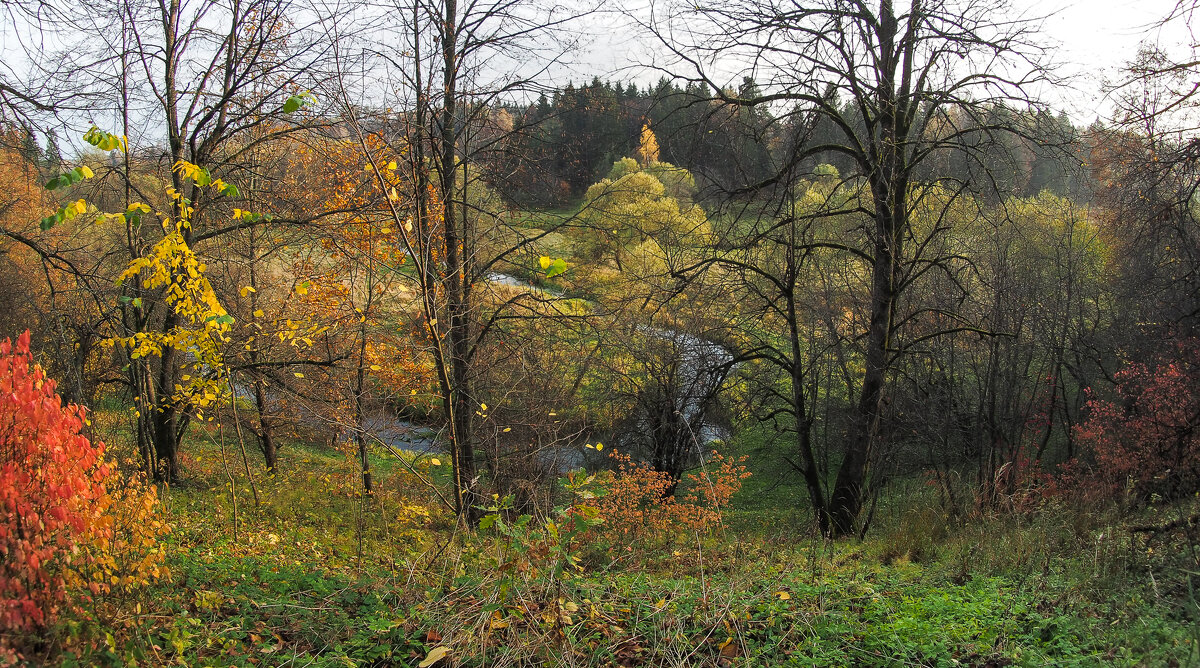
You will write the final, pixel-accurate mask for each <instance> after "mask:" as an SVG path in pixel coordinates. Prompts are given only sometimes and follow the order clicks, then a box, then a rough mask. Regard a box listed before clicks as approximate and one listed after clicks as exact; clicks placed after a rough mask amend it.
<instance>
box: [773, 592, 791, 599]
mask: <svg viewBox="0 0 1200 668" xmlns="http://www.w3.org/2000/svg"><path fill="white" fill-rule="evenodd" d="M775 598H778V599H779V600H781V601H788V600H791V598H792V595H791V594H789V593H787V592H786V591H777V592H775Z"/></svg>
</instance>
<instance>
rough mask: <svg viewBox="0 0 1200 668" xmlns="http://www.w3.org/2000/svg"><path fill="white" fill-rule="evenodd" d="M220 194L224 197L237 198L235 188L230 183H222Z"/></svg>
mask: <svg viewBox="0 0 1200 668" xmlns="http://www.w3.org/2000/svg"><path fill="white" fill-rule="evenodd" d="M221 194H222V195H224V196H226V197H237V196H238V189H237V186H235V185H233V184H232V183H224V184H222V185H221Z"/></svg>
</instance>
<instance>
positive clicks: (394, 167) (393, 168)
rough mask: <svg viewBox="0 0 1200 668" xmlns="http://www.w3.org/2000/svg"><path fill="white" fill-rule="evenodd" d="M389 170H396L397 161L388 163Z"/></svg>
mask: <svg viewBox="0 0 1200 668" xmlns="http://www.w3.org/2000/svg"><path fill="white" fill-rule="evenodd" d="M388 169H391V170H395V169H396V161H395V160H393V161H391V162H389V163H388Z"/></svg>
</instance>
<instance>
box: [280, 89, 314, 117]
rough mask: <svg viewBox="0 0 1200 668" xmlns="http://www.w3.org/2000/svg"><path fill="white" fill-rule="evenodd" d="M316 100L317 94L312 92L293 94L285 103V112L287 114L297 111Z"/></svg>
mask: <svg viewBox="0 0 1200 668" xmlns="http://www.w3.org/2000/svg"><path fill="white" fill-rule="evenodd" d="M316 101H317V96H316V95H313V94H312V93H310V92H304V93H299V94H297V95H293V96H291V97H289V98H288V99H287V101H285V102H284V103H283V113H285V114H292V113H295V112H297V111H300V109H301V108H303V107H306V106H308V105H310V104H312V103H314V102H316Z"/></svg>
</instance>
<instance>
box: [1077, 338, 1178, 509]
mask: <svg viewBox="0 0 1200 668" xmlns="http://www.w3.org/2000/svg"><path fill="white" fill-rule="evenodd" d="M1116 379H1117V388H1116V389H1117V394H1118V396H1119V400H1118V401H1105V400H1102V399H1098V398H1093V399H1091V400H1090V401H1088V403H1087V411H1088V417H1087V419H1086V420H1085V421H1084V422H1083V423H1082V424H1080V425H1079V426H1078V427H1077V428H1076V437H1077V438H1078V439H1079V443H1080V444H1081V445H1082V446H1083V447H1084V448H1085V449H1086V452H1087V454H1088V455H1089V456H1090V457H1089V459H1088V460H1083V461H1077V462H1071V463H1069V465H1068V467H1067V468H1066V471H1065V472H1064V475H1063V478H1062V480H1061V483H1062V484H1064V485H1066V486H1067V487H1074V488H1075V489H1076V490H1077V491H1088V492H1091V493H1096V494H1102V495H1114V496H1115V495H1117V494H1119V493H1121V492H1130V493H1132V494H1133V495H1134V496H1136V497H1137V498H1139V499H1143V500H1144V499H1145V498H1148V497H1149V496H1150V495H1151V494H1158V495H1160V496H1162V497H1164V498H1171V497H1178V496H1180V495H1183V494H1191V493H1192V492H1195V491H1197V489H1200V430H1198V428H1200V342H1198V341H1184V342H1181V343H1179V344H1177V345H1176V347H1175V350H1173V351H1172V352H1171V353H1170V354H1168V355H1163V356H1160V357H1159V358H1158V359H1157V360H1156V361H1154V362H1152V363H1147V364H1130V365H1129V366H1128V367H1126V368H1125V369H1124V370H1122V371H1120V372H1119V373H1117V375H1116Z"/></svg>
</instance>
